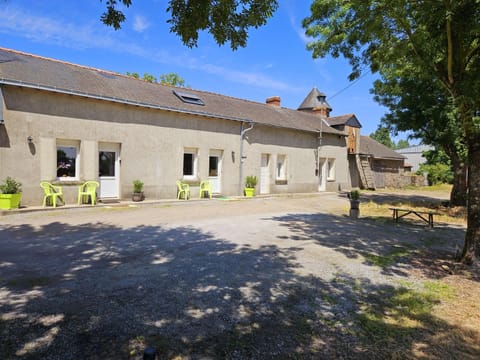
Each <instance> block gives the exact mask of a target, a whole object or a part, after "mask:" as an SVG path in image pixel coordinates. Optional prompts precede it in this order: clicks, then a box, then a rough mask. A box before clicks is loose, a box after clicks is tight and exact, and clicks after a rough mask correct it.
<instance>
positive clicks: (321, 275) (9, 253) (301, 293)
mask: <svg viewBox="0 0 480 360" xmlns="http://www.w3.org/2000/svg"><path fill="white" fill-rule="evenodd" d="M429 196H431V195H429ZM347 209H348V201H347V199H346V198H345V197H344V196H341V195H338V194H335V193H325V194H309V195H297V196H282V197H271V198H259V197H257V198H254V199H248V200H246V199H243V200H238V199H237V200H235V199H230V200H229V199H226V200H225V199H224V200H220V199H214V200H202V201H190V202H174V203H157V204H149V205H142V206H138V207H131V206H127V205H119V206H114V207H103V208H100V207H96V208H81V209H71V210H68V209H67V210H57V211H44V212H37V213H28V214H19V215H12V216H5V217H0V230H1V231H0V316H1V317H0V336H1V343H0V354H2V359H17V358H18V359H141V358H142V352H143V349H144V347H145V346H147V345H153V346H154V347H155V348H156V349H157V352H158V353H159V358H160V359H217V358H229V359H269V358H272V359H273V358H306V359H307V358H338V357H343V358H376V357H378V358H380V357H381V355H379V354H378V353H375V352H374V351H372V350H371V349H368V348H365V347H362V345H361V341H360V339H359V336H358V333H357V332H356V331H355V330H356V327H357V326H358V324H357V322H356V317H355V314H356V313H358V311H359V310H360V309H359V307H360V305H359V304H360V303H361V302H362V300H365V299H367V298H368V297H369V296H371V295H372V294H375V293H377V294H378V293H381V291H383V290H384V289H390V288H395V287H398V286H399V284H401V283H402V282H404V281H406V280H408V281H410V282H415V281H417V280H418V279H415V278H412V276H411V274H410V273H409V270H410V265H409V263H407V262H406V261H405V262H404V261H402V257H399V258H398V259H397V260H396V262H395V264H394V265H392V266H389V267H380V266H376V265H373V264H372V263H371V262H369V261H367V259H368V258H369V256H377V255H381V254H388V253H390V252H391V251H395V249H398V248H400V247H401V248H405V249H412V248H419V247H422V246H424V244H425V243H426V242H428V241H429V240H432V239H434V240H435V241H436V243H440V244H443V247H444V248H446V250H447V251H450V252H451V253H453V252H454V249H455V242H452V241H451V239H458V240H461V239H462V237H463V231H464V230H463V229H455V228H442V227H441V226H440V227H436V228H435V229H433V230H430V229H427V228H426V227H424V226H411V225H404V224H403V225H398V224H394V223H391V222H384V221H383V222H382V221H374V220H365V219H358V220H353V219H350V218H348V217H347V213H348V212H347ZM439 239H440V240H441V241H438V240H439ZM442 239H443V240H442ZM446 241H447V245H446V246H445V242H446ZM430 243H431V242H430ZM359 288H360V290H359Z"/></svg>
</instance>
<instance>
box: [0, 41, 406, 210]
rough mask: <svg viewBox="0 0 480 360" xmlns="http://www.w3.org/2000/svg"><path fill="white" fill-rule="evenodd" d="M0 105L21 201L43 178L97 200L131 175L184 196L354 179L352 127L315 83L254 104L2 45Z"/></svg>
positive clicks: (7, 163)
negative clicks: (291, 103)
mask: <svg viewBox="0 0 480 360" xmlns="http://www.w3.org/2000/svg"><path fill="white" fill-rule="evenodd" d="M0 105H1V106H0V180H3V179H4V178H6V177H7V176H11V177H13V178H15V179H16V180H18V181H20V182H21V183H22V184H23V186H22V188H23V197H22V204H23V205H39V204H41V202H42V199H43V191H42V189H41V188H40V186H39V184H40V182H41V181H49V182H51V183H53V184H58V185H61V186H62V188H63V192H64V194H65V199H66V202H67V203H75V202H76V196H77V188H78V186H79V185H80V184H82V183H83V182H84V181H87V180H97V181H98V182H99V183H100V188H99V194H98V196H99V197H100V198H101V199H105V200H106V199H122V198H123V199H126V198H129V197H131V193H132V188H133V186H132V182H133V181H134V180H136V179H140V180H142V181H143V182H144V183H145V188H144V191H145V196H146V197H147V198H150V199H162V198H175V197H176V195H177V188H176V185H175V183H176V181H177V180H182V181H184V182H187V183H189V184H190V186H191V189H192V196H198V185H199V183H200V181H202V180H210V182H211V184H212V187H213V192H214V193H215V194H219V195H224V196H231V195H242V194H243V187H244V183H245V177H246V176H247V175H255V176H257V177H258V179H259V183H258V185H257V193H260V194H269V193H295V192H317V191H338V190H346V189H350V188H351V186H352V179H353V181H354V182H355V184H354V186H357V185H358V184H357V183H358V182H359V180H358V179H359V174H358V170H357V168H356V167H355V163H356V162H355V161H353V160H352V159H353V158H352V157H351V155H352V154H355V153H356V152H357V151H356V149H357V148H358V149H360V147H359V143H358V141H359V139H360V136H359V131H358V130H359V128H360V124H359V123H358V124H354V125H355V126H354V127H353V128H351V127H348V126H347V128H349V129H350V128H351V129H354V130H351V129H350V130H348V131H347V130H346V128H345V126H340V128H339V124H340V125H341V121H340V122H339V121H337V120H339V119H340V120H341V117H340V118H334V117H331V118H330V117H329V113H330V111H331V108H330V106H329V105H328V103H327V102H326V97H325V95H324V94H322V93H320V92H318V90H317V89H316V88H314V89H313V90H312V91H311V92H310V94H308V96H307V97H306V98H305V101H304V102H303V103H302V104H301V105H300V107H299V109H297V110H293V109H288V108H284V107H281V104H280V98H279V97H276V96H273V97H271V98H268V99H267V101H266V103H258V102H253V101H248V100H243V99H237V98H232V97H228V96H225V95H220V94H214V93H210V92H205V91H197V90H193V89H187V88H178V87H172V86H166V85H161V84H156V83H149V82H145V81H143V80H138V79H135V78H132V77H128V76H124V75H120V74H117V73H113V72H109V71H104V70H99V69H94V68H89V67H85V66H80V65H75V64H70V63H66V62H63V61H58V60H54V59H47V58H43V57H39V56H35V55H31V54H26V53H22V52H18V51H14V50H10V49H2V48H0ZM331 125H332V126H331ZM343 125H345V124H343ZM355 129H356V130H355ZM349 131H350V134H349ZM352 139H353V144H354V145H352ZM352 146H353V148H352ZM349 149H350V150H349ZM349 157H350V159H349ZM401 160H402V161H401V164H402V166H403V157H401ZM399 168H400V167H399ZM360 185H361V184H360Z"/></svg>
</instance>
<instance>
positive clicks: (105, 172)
mask: <svg viewBox="0 0 480 360" xmlns="http://www.w3.org/2000/svg"><path fill="white" fill-rule="evenodd" d="M98 154H99V159H98V171H99V175H100V176H115V152H114V151H100V152H99V153H98Z"/></svg>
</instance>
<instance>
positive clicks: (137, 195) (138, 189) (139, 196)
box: [132, 179, 145, 201]
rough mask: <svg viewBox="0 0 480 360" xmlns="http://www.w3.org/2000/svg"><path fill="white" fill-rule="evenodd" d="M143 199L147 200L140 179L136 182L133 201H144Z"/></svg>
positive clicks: (134, 182)
mask: <svg viewBox="0 0 480 360" xmlns="http://www.w3.org/2000/svg"><path fill="white" fill-rule="evenodd" d="M143 199H145V196H144V195H143V181H141V180H138V179H137V180H134V181H133V194H132V201H142V200H143Z"/></svg>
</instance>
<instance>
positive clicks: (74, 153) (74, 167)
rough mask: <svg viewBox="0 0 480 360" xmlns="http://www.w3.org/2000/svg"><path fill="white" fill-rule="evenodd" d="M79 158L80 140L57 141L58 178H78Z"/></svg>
mask: <svg viewBox="0 0 480 360" xmlns="http://www.w3.org/2000/svg"><path fill="white" fill-rule="evenodd" d="M78 158H79V142H78V141H71V140H58V141H57V178H58V179H59V180H76V179H78V164H79V161H78Z"/></svg>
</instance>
